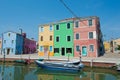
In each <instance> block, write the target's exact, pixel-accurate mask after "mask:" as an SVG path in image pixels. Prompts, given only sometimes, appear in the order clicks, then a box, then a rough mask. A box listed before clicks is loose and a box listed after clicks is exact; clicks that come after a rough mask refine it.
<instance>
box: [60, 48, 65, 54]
mask: <svg viewBox="0 0 120 80" xmlns="http://www.w3.org/2000/svg"><path fill="white" fill-rule="evenodd" d="M61 55H62V56H64V55H65V48H61Z"/></svg>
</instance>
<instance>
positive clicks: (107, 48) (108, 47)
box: [103, 41, 110, 52]
mask: <svg viewBox="0 0 120 80" xmlns="http://www.w3.org/2000/svg"><path fill="white" fill-rule="evenodd" d="M103 44H104V48H105V51H106V52H110V42H108V41H104V43H103Z"/></svg>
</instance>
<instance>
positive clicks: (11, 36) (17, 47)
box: [2, 31, 23, 55]
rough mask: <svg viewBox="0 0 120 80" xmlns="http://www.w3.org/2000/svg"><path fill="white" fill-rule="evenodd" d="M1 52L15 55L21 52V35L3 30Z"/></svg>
mask: <svg viewBox="0 0 120 80" xmlns="http://www.w3.org/2000/svg"><path fill="white" fill-rule="evenodd" d="M2 39H3V42H2V49H3V50H2V54H4V53H5V54H6V55H15V54H22V53H23V36H22V35H21V34H19V33H15V32H11V31H8V32H5V33H3V34H2Z"/></svg>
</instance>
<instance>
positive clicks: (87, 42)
mask: <svg viewBox="0 0 120 80" xmlns="http://www.w3.org/2000/svg"><path fill="white" fill-rule="evenodd" d="M80 51H81V56H85V57H98V56H100V55H103V54H104V47H103V40H102V33H101V30H100V21H99V18H98V17H96V16H92V17H85V18H75V20H74V56H79V53H80Z"/></svg>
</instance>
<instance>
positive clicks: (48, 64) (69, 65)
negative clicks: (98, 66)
mask: <svg viewBox="0 0 120 80" xmlns="http://www.w3.org/2000/svg"><path fill="white" fill-rule="evenodd" d="M35 62H36V64H37V65H38V67H41V68H43V69H47V70H57V71H68V72H78V71H80V70H81V69H82V68H83V67H84V65H83V64H82V63H80V62H79V64H76V63H78V62H57V61H53V62H52V61H40V60H36V61H35Z"/></svg>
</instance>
